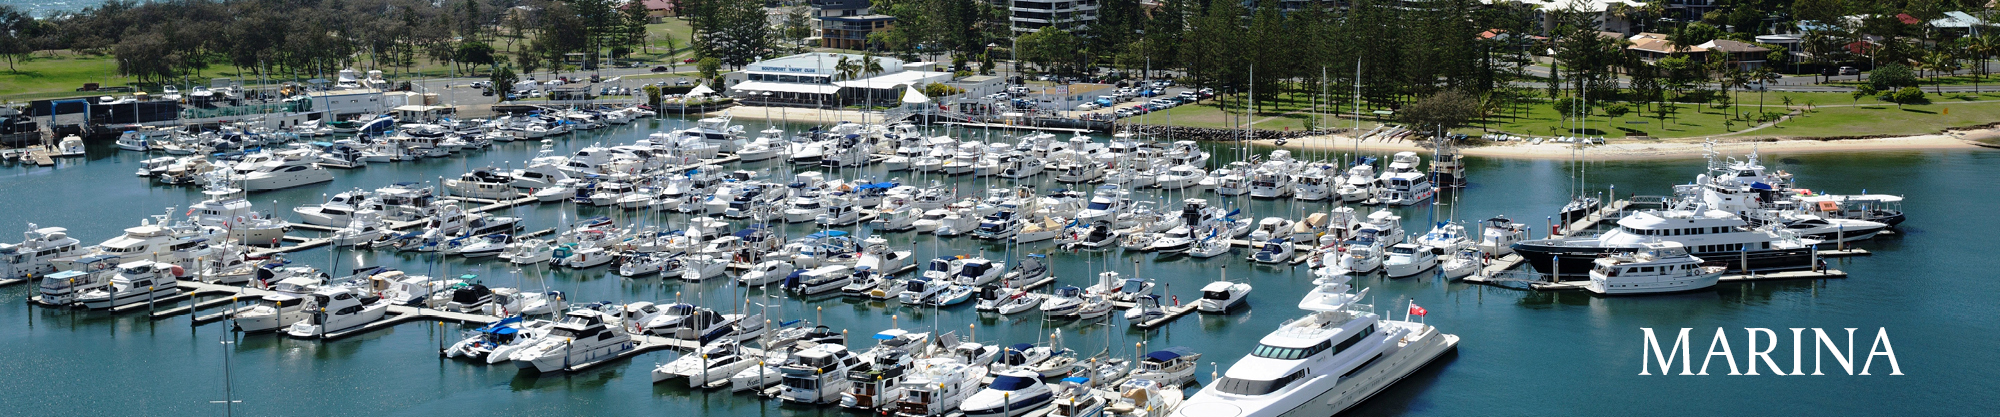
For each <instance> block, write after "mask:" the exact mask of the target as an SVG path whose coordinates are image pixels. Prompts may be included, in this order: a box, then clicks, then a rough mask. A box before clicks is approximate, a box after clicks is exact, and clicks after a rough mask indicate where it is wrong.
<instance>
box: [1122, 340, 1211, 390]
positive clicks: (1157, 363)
mask: <svg viewBox="0 0 2000 417" xmlns="http://www.w3.org/2000/svg"><path fill="white" fill-rule="evenodd" d="M1200 360H1201V354H1200V353H1195V351H1194V350H1193V349H1188V348H1186V347H1181V346H1174V347H1169V348H1166V349H1161V350H1156V351H1152V352H1147V353H1146V357H1145V358H1144V359H1140V360H1139V368H1138V369H1134V370H1132V379H1135V380H1150V381H1154V382H1158V383H1161V384H1164V385H1167V386H1183V385H1187V383H1189V382H1194V373H1195V370H1196V369H1197V368H1199V367H1200V366H1201V362H1200Z"/></svg>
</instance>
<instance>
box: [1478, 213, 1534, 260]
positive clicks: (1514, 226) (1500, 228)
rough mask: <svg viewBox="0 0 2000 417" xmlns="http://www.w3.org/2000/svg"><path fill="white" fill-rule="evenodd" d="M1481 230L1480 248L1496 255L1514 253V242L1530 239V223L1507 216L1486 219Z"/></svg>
mask: <svg viewBox="0 0 2000 417" xmlns="http://www.w3.org/2000/svg"><path fill="white" fill-rule="evenodd" d="M1482 224H1483V225H1484V227H1482V228H1481V229H1480V231H1479V250H1480V251H1481V252H1486V253H1487V254H1489V255H1493V256H1495V257H1499V256H1507V255H1509V254H1513V253H1514V243H1516V242H1520V241H1523V240H1527V239H1528V225H1525V224H1520V223H1515V222H1514V221H1513V220H1509V219H1507V218H1506V217H1504V216H1503V217H1494V218H1491V219H1486V221H1485V222H1484V223H1482Z"/></svg>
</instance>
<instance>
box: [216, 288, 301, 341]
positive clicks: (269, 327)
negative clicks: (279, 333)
mask: <svg viewBox="0 0 2000 417" xmlns="http://www.w3.org/2000/svg"><path fill="white" fill-rule="evenodd" d="M305 302H306V301H305V299H303V298H299V297H298V296H295V295H292V294H286V293H273V294H269V295H265V296H264V297H263V298H260V299H258V300H257V304H256V305H253V306H250V308H247V309H243V310H239V311H237V312H235V313H231V314H230V315H229V321H230V322H232V323H235V324H236V331H240V332H245V333H256V332H268V331H274V330H278V329H283V328H289V327H292V324H293V323H298V322H299V321H301V320H305V319H306V317H308V316H311V315H312V313H311V312H307V311H306V309H305Z"/></svg>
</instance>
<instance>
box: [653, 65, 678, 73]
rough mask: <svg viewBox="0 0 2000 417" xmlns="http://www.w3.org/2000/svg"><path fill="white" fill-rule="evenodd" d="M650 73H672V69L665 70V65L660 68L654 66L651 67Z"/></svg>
mask: <svg viewBox="0 0 2000 417" xmlns="http://www.w3.org/2000/svg"><path fill="white" fill-rule="evenodd" d="M651 71H653V72H667V71H673V70H672V69H668V68H667V66H665V65H661V66H656V67H653V69H652V70H651Z"/></svg>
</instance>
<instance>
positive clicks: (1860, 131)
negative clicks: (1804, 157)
mask: <svg viewBox="0 0 2000 417" xmlns="http://www.w3.org/2000/svg"><path fill="white" fill-rule="evenodd" d="M1866 101H1867V100H1864V103H1865V102H1866ZM1995 120H2000V103H1957V102H1948V101H1942V102H1934V103H1931V104H1922V105H1907V106H1903V108H1901V109H1898V108H1896V105H1895V104H1888V103H1879V102H1878V103H1877V104H1876V105H1865V106H1849V107H1821V108H1819V109H1818V110H1815V111H1813V112H1812V113H1808V114H1806V115H1805V116H1804V117H1799V118H1795V119H1793V120H1791V121H1787V122H1785V123H1779V124H1777V125H1775V126H1772V127H1770V128H1767V129H1764V130H1759V131H1756V132H1751V133H1750V134H1748V135H1750V136H1791V137H1850V136H1878V135H1920V134H1926V133H1937V132H1939V131H1943V130H1944V129H1947V128H1952V127H1964V126H1975V125H1983V124H1988V123H1993V122H1994V121H1995Z"/></svg>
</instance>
